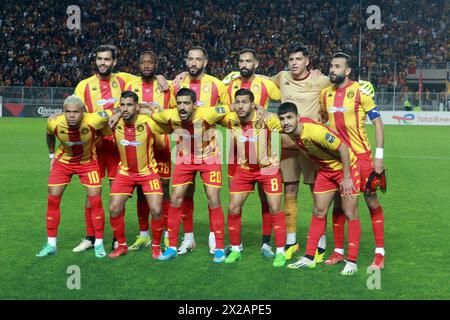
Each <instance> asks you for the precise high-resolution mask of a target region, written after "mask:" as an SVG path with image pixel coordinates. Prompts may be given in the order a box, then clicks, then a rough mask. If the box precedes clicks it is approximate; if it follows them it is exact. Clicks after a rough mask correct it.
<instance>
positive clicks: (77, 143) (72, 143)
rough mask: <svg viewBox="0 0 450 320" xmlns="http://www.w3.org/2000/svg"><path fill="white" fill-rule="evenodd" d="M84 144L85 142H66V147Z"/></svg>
mask: <svg viewBox="0 0 450 320" xmlns="http://www.w3.org/2000/svg"><path fill="white" fill-rule="evenodd" d="M83 144H84V142H83V141H66V142H64V145H66V146H68V147H73V146H81V145H83Z"/></svg>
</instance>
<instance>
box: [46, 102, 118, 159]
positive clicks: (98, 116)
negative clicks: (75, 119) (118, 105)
mask: <svg viewBox="0 0 450 320" xmlns="http://www.w3.org/2000/svg"><path fill="white" fill-rule="evenodd" d="M111 115H112V111H110V110H106V111H102V112H97V113H85V114H84V115H83V120H82V121H81V124H80V127H79V128H78V129H72V128H70V127H69V124H68V123H67V120H66V117H65V116H64V115H60V116H59V117H57V118H56V119H54V120H51V119H50V118H49V119H48V121H47V133H48V134H50V135H55V136H56V138H57V139H58V140H59V141H60V143H59V147H58V150H57V151H56V155H55V159H56V160H57V161H60V162H62V163H66V164H72V163H73V164H83V163H87V162H90V161H94V160H96V159H97V154H96V150H95V141H96V136H97V131H99V130H101V129H102V128H103V127H105V126H107V124H108V117H109V116H111Z"/></svg>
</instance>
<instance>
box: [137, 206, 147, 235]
mask: <svg viewBox="0 0 450 320" xmlns="http://www.w3.org/2000/svg"><path fill="white" fill-rule="evenodd" d="M136 207H137V214H138V219H139V231H140V236H141V237H148V227H149V226H148V220H149V219H148V217H149V214H150V210H149V208H148V204H147V200H146V199H145V198H144V197H143V198H142V199H140V198H139V197H138V199H137V203H136Z"/></svg>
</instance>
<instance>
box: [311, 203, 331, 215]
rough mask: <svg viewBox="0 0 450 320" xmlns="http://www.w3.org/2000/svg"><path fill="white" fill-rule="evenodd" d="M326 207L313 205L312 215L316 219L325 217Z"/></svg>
mask: <svg viewBox="0 0 450 320" xmlns="http://www.w3.org/2000/svg"><path fill="white" fill-rule="evenodd" d="M327 210H328V208H327V207H322V206H318V205H314V208H313V215H315V216H316V217H320V218H322V217H325V216H326V215H327Z"/></svg>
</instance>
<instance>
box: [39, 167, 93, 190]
mask: <svg viewBox="0 0 450 320" xmlns="http://www.w3.org/2000/svg"><path fill="white" fill-rule="evenodd" d="M74 174H77V175H78V176H79V177H80V180H81V184H82V185H83V186H85V187H90V188H99V187H101V186H102V180H101V179H100V173H99V171H98V163H97V161H91V162H88V163H84V164H73V163H71V164H66V163H62V162H59V161H58V160H55V161H53V165H52V169H51V171H50V176H49V177H48V186H49V187H51V186H63V185H66V184H69V183H70V181H72V176H73V175H74Z"/></svg>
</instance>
